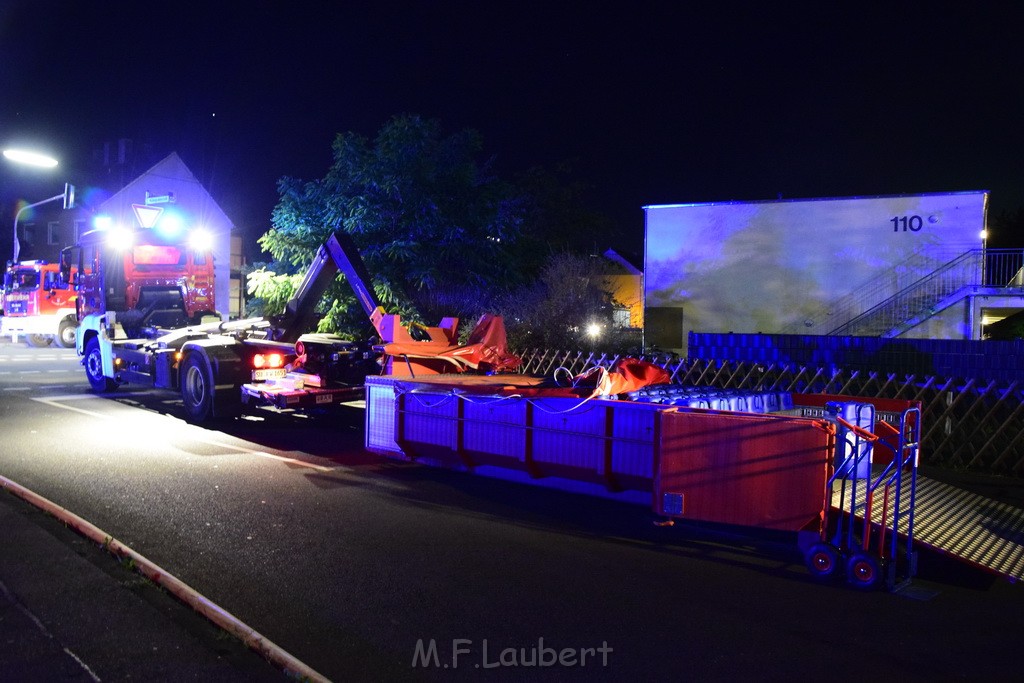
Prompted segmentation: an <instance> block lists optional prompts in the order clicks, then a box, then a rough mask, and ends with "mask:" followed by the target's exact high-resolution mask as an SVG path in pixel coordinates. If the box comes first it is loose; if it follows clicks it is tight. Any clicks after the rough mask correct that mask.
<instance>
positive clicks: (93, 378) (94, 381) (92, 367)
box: [82, 337, 117, 393]
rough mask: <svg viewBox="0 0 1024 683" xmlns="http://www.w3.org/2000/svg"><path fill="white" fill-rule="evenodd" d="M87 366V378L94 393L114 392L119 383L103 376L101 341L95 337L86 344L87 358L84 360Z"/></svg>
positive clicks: (83, 362)
mask: <svg viewBox="0 0 1024 683" xmlns="http://www.w3.org/2000/svg"><path fill="white" fill-rule="evenodd" d="M82 364H83V365H85V376H86V377H87V378H88V380H89V386H91V387H92V390H93V391H96V392H100V393H103V392H106V391H113V390H114V389H115V388H116V387H117V383H116V382H115V381H114V380H112V379H110V378H109V377H105V376H104V375H103V354H102V353H101V352H100V340H99V339H97V338H96V337H93V338H92V339H90V340H89V341H87V342H86V343H85V358H84V359H83V360H82Z"/></svg>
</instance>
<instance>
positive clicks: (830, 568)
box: [804, 542, 840, 580]
mask: <svg viewBox="0 0 1024 683" xmlns="http://www.w3.org/2000/svg"><path fill="white" fill-rule="evenodd" d="M804 560H805V562H806V563H807V571H809V572H810V573H811V576H813V577H814V578H816V579H822V580H828V579H832V578H834V577H836V576H838V575H839V571H840V561H839V550H838V549H837V548H836V547H835V546H834V545H832V544H831V543H825V542H819V543H815V544H814V545H812V546H811V547H810V548H808V549H807V554H806V555H805V556H804Z"/></svg>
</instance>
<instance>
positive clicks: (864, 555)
mask: <svg viewBox="0 0 1024 683" xmlns="http://www.w3.org/2000/svg"><path fill="white" fill-rule="evenodd" d="M846 580H847V581H848V582H849V583H850V585H851V586H853V587H854V588H858V589H860V590H871V589H873V588H875V587H877V586H878V584H879V582H881V580H882V566H881V562H879V560H878V558H877V557H875V556H874V555H872V554H871V553H869V552H866V551H864V550H854V551H853V552H852V553H850V557H849V558H848V559H847V560H846Z"/></svg>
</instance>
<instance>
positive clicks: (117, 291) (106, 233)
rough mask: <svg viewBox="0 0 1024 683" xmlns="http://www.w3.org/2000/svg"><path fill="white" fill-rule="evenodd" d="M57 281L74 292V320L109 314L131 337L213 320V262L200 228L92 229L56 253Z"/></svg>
mask: <svg viewBox="0 0 1024 683" xmlns="http://www.w3.org/2000/svg"><path fill="white" fill-rule="evenodd" d="M61 267H62V268H63V272H62V279H63V280H64V281H65V282H71V283H72V284H73V285H74V289H75V291H76V292H77V294H78V297H77V299H76V302H75V307H76V308H75V316H76V318H77V320H79V321H82V320H84V319H85V318H87V317H88V316H93V315H97V314H104V313H108V312H109V313H111V314H116V315H118V316H119V320H120V323H121V325H122V326H123V327H124V329H125V330H126V331H127V332H128V333H129V334H131V335H132V336H143V335H144V334H153V330H159V329H171V328H176V327H182V326H185V325H188V324H192V323H198V322H201V321H202V320H203V319H204V318H208V317H216V318H217V319H220V316H219V314H218V313H217V312H216V306H215V300H214V287H213V284H214V264H213V254H212V252H211V251H210V244H209V236H208V235H207V234H206V233H205V232H204V231H202V230H193V231H188V232H186V231H177V230H175V231H166V230H157V229H152V228H138V227H136V228H120V227H118V228H108V229H100V230H92V231H89V232H87V233H85V234H83V235H82V236H81V238H80V239H79V242H78V244H76V245H74V246H72V247H67V248H65V249H64V250H63V251H62V252H61Z"/></svg>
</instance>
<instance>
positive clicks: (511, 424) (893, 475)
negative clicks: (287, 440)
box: [61, 230, 921, 589]
mask: <svg viewBox="0 0 1024 683" xmlns="http://www.w3.org/2000/svg"><path fill="white" fill-rule="evenodd" d="M82 265H83V264H81V263H79V268H78V272H79V273H81V272H82ZM71 270H72V264H71V260H70V259H64V258H62V262H61V273H62V276H63V277H70V275H71ZM94 272H95V274H96V278H95V281H96V282H98V283H100V284H101V285H102V283H103V270H102V268H99V269H98V270H97V271H94ZM339 272H341V273H342V274H344V275H345V277H346V279H347V280H348V282H349V284H350V285H351V287H352V289H353V291H354V292H355V294H356V298H357V299H358V301H359V303H360V304H361V306H362V307H363V310H364V311H365V312H366V314H367V315H368V316H369V318H370V321H371V322H372V323H373V326H374V327H375V329H376V331H377V334H378V335H379V336H380V338H381V343H379V344H375V345H371V344H370V343H367V342H353V341H348V340H344V339H341V338H340V337H338V336H336V335H332V334H320V333H304V330H305V329H307V328H308V327H309V326H310V325H311V324H312V322H313V321H314V320H315V316H316V311H315V307H316V305H317V303H318V302H319V300H320V298H321V297H322V295H323V294H324V292H325V291H326V290H327V288H328V286H329V285H330V283H331V282H333V280H334V279H335V277H336V276H337V274H338V273H339ZM78 277H79V279H78V280H77V282H78V283H81V282H82V280H81V276H78ZM370 282H371V280H370V277H369V275H368V273H367V271H366V267H365V265H364V264H363V261H362V259H361V257H360V256H359V253H358V251H357V249H356V247H355V245H354V243H353V242H352V240H351V238H350V237H349V236H348V235H347V234H345V233H344V232H342V231H341V230H336V231H335V232H334V233H333V234H331V236H330V237H329V238H328V239H327V241H326V242H325V243H324V244H323V245H322V246H321V247H320V249H319V250H318V251H317V254H316V256H315V258H314V259H313V262H312V264H311V265H310V267H309V269H308V270H307V272H306V274H305V276H304V278H303V280H302V282H301V283H300V285H299V287H298V289H297V290H296V292H295V295H294V296H293V297H292V299H291V300H290V301H289V302H288V303H287V305H286V307H285V310H284V311H283V312H282V313H281V314H280V315H277V316H273V317H267V318H250V319H245V320H238V321H232V322H220V321H217V322H208V323H202V324H194V325H190V326H186V327H182V328H178V329H172V330H161V329H159V328H153V327H151V328H148V329H149V333H148V334H147V335H144V336H142V337H138V338H128V336H127V335H126V334H125V330H124V326H123V325H122V323H121V322H120V318H121V317H123V314H122V313H121V312H119V311H114V310H110V309H109V306H108V307H104V306H102V305H101V306H99V307H98V308H97V310H93V311H90V312H88V313H87V314H86V315H84V316H83V317H82V319H81V325H80V328H79V334H78V339H77V350H78V353H79V355H80V356H82V358H83V361H82V362H83V365H84V366H85V371H86V376H87V377H88V379H89V383H90V384H91V385H92V387H93V388H94V389H95V390H96V391H109V390H112V389H114V388H115V387H117V386H119V385H120V384H123V383H137V384H142V385H147V386H152V387H158V388H162V389H168V390H172V391H178V392H180V394H181V398H182V403H183V405H184V410H185V413H186V416H187V418H188V420H189V421H192V422H205V421H208V420H211V419H214V418H222V417H227V416H232V415H235V414H237V413H240V412H241V411H242V410H243V408H244V407H246V406H269V407H273V408H278V409H302V408H311V407H320V406H327V405H330V404H337V403H343V402H347V401H350V400H353V399H356V398H363V397H365V398H366V413H367V420H368V424H370V421H371V420H372V421H373V425H374V427H375V428H374V429H368V430H367V434H366V447H367V449H368V450H370V451H372V452H376V453H380V454H382V455H385V456H387V457H392V458H398V459H410V460H416V461H417V462H421V463H423V464H427V465H435V466H441V467H449V468H452V469H459V470H468V471H472V472H479V473H480V474H481V475H484V476H498V477H500V478H511V479H513V480H517V481H523V482H528V483H531V484H535V485H541V486H550V487H553V488H567V489H568V490H572V491H576V492H580V493H589V494H592V495H599V496H604V497H610V498H612V499H616V500H622V501H623V502H629V503H634V504H635V503H641V504H644V505H649V506H650V507H651V509H652V511H653V512H654V513H655V514H656V515H657V516H658V518H659V519H660V520H661V521H660V522H659V524H661V525H670V524H672V523H673V521H674V520H675V519H677V518H678V519H685V520H692V521H697V522H706V523H711V524H721V525H726V527H727V528H728V527H760V528H764V529H770V530H775V531H784V532H791V533H793V535H794V537H795V539H796V541H797V544H798V545H799V546H800V548H801V550H802V551H803V553H804V558H805V562H806V564H807V568H808V569H809V571H810V572H811V574H812V576H814V577H815V578H819V579H823V580H830V579H832V578H834V577H837V576H839V575H840V574H842V573H845V575H846V579H847V581H848V582H849V583H850V584H851V585H853V586H854V587H856V588H862V589H870V588H874V587H877V586H879V585H880V584H882V583H884V584H885V585H886V586H887V587H888V588H890V589H896V588H897V587H898V586H901V585H904V584H905V582H907V581H909V580H910V577H912V576H913V575H914V574H915V573H916V552H915V551H914V550H913V537H914V532H913V529H914V521H913V520H914V512H913V509H914V491H915V482H916V473H917V460H918V456H917V454H918V443H919V439H920V428H921V413H920V406H919V404H917V403H916V402H913V401H896V400H885V399H874V400H872V401H871V403H868V400H866V399H865V400H862V399H853V398H851V397H843V396H817V395H798V394H789V393H788V392H783V393H784V394H785V395H782V394H780V393H778V392H774V391H770V390H769V391H765V392H761V391H754V390H751V391H750V392H748V395H733V394H732V393H729V392H724V391H723V392H722V393H720V395H715V393H714V392H715V391H716V390H710V392H711V393H708V389H707V388H700V391H701V392H702V393H699V394H694V395H690V394H689V393H687V392H689V391H690V389H689V388H685V387H679V386H674V385H672V384H662V385H659V386H655V387H651V388H650V389H644V390H640V391H626V390H625V389H623V388H621V387H620V388H618V389H615V390H605V389H602V388H601V387H602V386H603V384H604V380H602V381H601V382H598V385H597V387H596V388H595V389H594V391H593V392H592V393H591V394H590V395H589V396H587V392H589V388H587V387H582V389H583V390H584V393H582V394H581V393H579V390H580V389H581V387H577V386H575V384H574V386H572V387H556V388H551V387H549V386H547V385H543V386H542V384H541V381H542V379H543V378H531V377H529V376H525V375H517V376H516V378H517V379H515V380H513V378H511V377H510V376H505V377H500V376H493V375H490V373H491V372H492V371H493V372H495V373H498V372H500V371H502V370H506V369H513V368H515V366H516V365H517V364H518V359H517V358H515V357H514V356H510V355H508V354H507V352H506V350H505V341H504V327H503V325H502V322H501V319H500V318H494V317H490V316H484V317H483V318H481V321H480V322H479V323H478V324H477V326H476V328H475V329H474V330H473V333H472V334H471V335H470V338H469V343H468V344H466V345H464V346H460V345H458V344H457V341H456V330H457V327H458V320H457V319H455V318H445V319H444V320H443V321H442V322H441V324H440V325H439V326H438V327H430V328H421V329H420V330H419V334H418V337H419V338H414V335H413V334H412V333H410V332H409V331H408V330H407V329H406V328H405V327H403V326H402V324H401V321H400V319H399V317H398V316H397V315H389V314H385V313H384V310H383V308H382V307H381V306H380V305H379V303H378V302H377V300H376V298H375V297H374V295H373V293H372V290H371V289H370V284H369V283H370ZM83 294H84V293H83V292H82V291H81V289H79V298H80V300H81V298H82V295H83ZM101 303H102V301H101ZM80 310H81V309H80ZM620 370H621V368H620ZM468 371H476V372H477V373H478V374H487V375H488V376H477V377H458V376H456V375H458V374H459V373H467V372H468ZM481 371H484V372H483V373H481ZM373 375H391V376H380V377H374V376H373ZM610 386H614V385H610ZM623 392H625V393H623ZM606 394H607V395H606ZM684 394H685V395H684ZM734 401H735V402H736V405H735V407H734V406H733V402H734ZM741 404H742V405H741ZM875 404H877V409H878V410H879V411H880V412H879V415H880V416H882V415H883V414H884V419H881V420H878V421H876V420H875V409H876V407H875ZM758 405H760V406H761V409H758V408H757V406H758ZM762 409H763V410H762ZM847 418H850V419H847ZM876 445H877V446H882V448H881V449H879V453H878V454H877V455H876V457H875V460H876V462H875V463H874V464H875V465H876V466H879V467H884V469H880V470H878V471H873V470H872V456H871V453H872V452H873V451H874V446H876ZM886 450H888V451H889V452H888V453H886ZM836 490H838V493H839V499H838V500H837V499H836V495H835V492H836ZM903 495H909V501H910V502H909V505H908V504H906V502H905V500H906V499H905V498H904V499H902V500H901V496H903ZM876 497H880V498H881V499H882V504H881V508H882V509H881V514H880V516H879V514H878V510H877V509H873V508H877V506H875V505H873V501H874V500H875V498H876ZM890 499H891V500H892V505H891V507H890ZM890 510H891V512H890ZM844 569H845V572H844Z"/></svg>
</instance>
